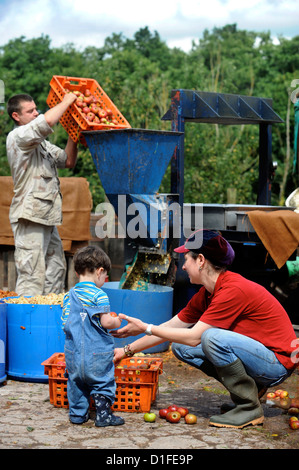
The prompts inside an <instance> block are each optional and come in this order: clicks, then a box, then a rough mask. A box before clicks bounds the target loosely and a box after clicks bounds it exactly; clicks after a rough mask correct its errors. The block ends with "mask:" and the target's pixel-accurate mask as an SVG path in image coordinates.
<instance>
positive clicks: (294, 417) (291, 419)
mask: <svg viewBox="0 0 299 470" xmlns="http://www.w3.org/2000/svg"><path fill="white" fill-rule="evenodd" d="M292 421H298V418H297V416H291V417H290V419H289V423H291V422H292Z"/></svg>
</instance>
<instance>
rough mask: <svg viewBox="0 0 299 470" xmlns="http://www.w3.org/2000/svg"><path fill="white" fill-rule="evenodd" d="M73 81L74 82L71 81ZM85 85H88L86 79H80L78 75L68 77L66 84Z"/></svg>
mask: <svg viewBox="0 0 299 470" xmlns="http://www.w3.org/2000/svg"><path fill="white" fill-rule="evenodd" d="M71 82H72V83H71ZM66 84H67V85H83V86H86V84H87V81H86V80H81V79H80V80H78V78H77V77H66V81H65V85H66Z"/></svg>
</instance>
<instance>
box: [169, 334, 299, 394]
mask: <svg viewBox="0 0 299 470" xmlns="http://www.w3.org/2000/svg"><path fill="white" fill-rule="evenodd" d="M172 350H173V353H174V355H175V356H176V357H177V358H178V359H179V360H181V361H183V362H186V363H187V364H190V365H192V366H194V367H196V368H197V369H201V370H202V371H203V372H205V373H207V375H211V376H212V377H215V378H217V379H218V374H217V371H216V369H215V368H217V367H223V366H227V365H229V364H231V363H232V362H235V361H236V360H237V359H238V358H239V359H240V360H241V361H242V363H243V365H244V367H245V369H246V372H247V374H248V375H249V376H251V377H252V378H253V379H254V380H255V381H256V383H257V384H258V385H261V386H262V387H272V386H274V385H278V384H279V383H281V382H283V381H284V380H286V379H287V378H288V377H289V376H290V375H291V373H292V371H290V370H287V369H286V368H285V367H284V366H283V365H282V364H281V363H280V362H279V361H278V359H277V358H276V356H275V354H274V353H273V352H272V351H270V349H268V348H266V347H265V346H264V345H263V344H262V343H260V342H258V341H255V340H254V339H252V338H249V337H248V336H244V335H240V334H239V333H234V332H233V331H228V330H222V329H220V328H209V329H207V330H205V331H204V333H203V334H202V337H201V344H199V345H198V346H195V347H192V346H186V345H183V344H178V343H173V344H172Z"/></svg>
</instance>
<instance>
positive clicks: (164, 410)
mask: <svg viewBox="0 0 299 470" xmlns="http://www.w3.org/2000/svg"><path fill="white" fill-rule="evenodd" d="M168 412H169V409H168V408H161V410H159V416H160V418H162V419H166V415H167V413H168Z"/></svg>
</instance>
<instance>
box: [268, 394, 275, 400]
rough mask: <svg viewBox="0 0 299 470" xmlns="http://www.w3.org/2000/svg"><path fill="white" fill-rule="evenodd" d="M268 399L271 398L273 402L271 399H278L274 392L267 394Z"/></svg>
mask: <svg viewBox="0 0 299 470" xmlns="http://www.w3.org/2000/svg"><path fill="white" fill-rule="evenodd" d="M267 398H269V399H270V400H271V399H273V398H277V397H276V395H275V393H274V392H269V393H267Z"/></svg>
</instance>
